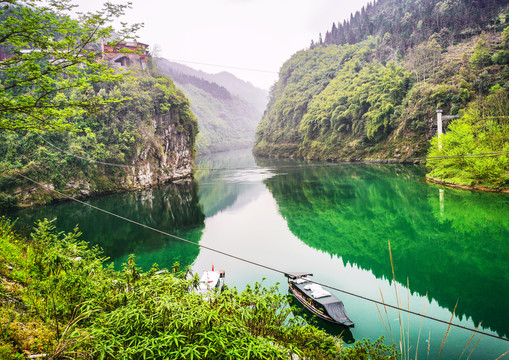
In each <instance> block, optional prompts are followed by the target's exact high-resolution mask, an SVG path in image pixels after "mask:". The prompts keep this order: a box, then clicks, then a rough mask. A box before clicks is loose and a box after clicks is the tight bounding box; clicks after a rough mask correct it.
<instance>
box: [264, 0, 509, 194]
mask: <svg viewBox="0 0 509 360" xmlns="http://www.w3.org/2000/svg"><path fill="white" fill-rule="evenodd" d="M508 26H509V15H508V5H507V2H506V1H496V0H493V1H467V0H445V1H438V0H434V1H419V0H408V1H393V0H385V1H378V2H376V3H375V4H370V5H368V6H367V8H364V9H363V10H361V11H360V12H358V13H357V14H355V15H353V14H352V16H351V18H350V20H349V21H345V22H343V24H341V25H337V24H333V26H332V30H331V31H329V32H327V33H326V34H325V39H320V40H319V41H318V42H316V43H314V42H313V43H312V44H311V46H310V48H309V49H307V50H302V51H299V52H297V53H296V54H295V55H294V56H292V58H291V59H289V60H288V61H287V62H286V63H285V64H284V65H283V67H282V68H281V71H280V76H279V80H278V81H277V83H276V84H275V86H274V87H273V89H272V92H271V94H270V100H269V105H268V108H267V111H266V113H265V115H264V118H263V120H262V122H261V123H260V125H259V127H258V130H257V139H256V145H255V152H256V153H257V154H259V155H266V156H281V157H300V158H312V159H323V160H361V159H386V158H401V159H404V158H408V157H412V156H423V155H425V154H426V152H427V151H428V148H429V146H430V144H429V141H428V140H429V139H430V138H431V136H432V135H433V131H432V124H433V122H434V121H435V118H436V110H437V109H442V110H443V112H444V114H463V113H465V112H466V111H467V109H469V108H470V109H472V108H475V109H479V108H482V109H484V110H483V113H482V114H481V117H482V118H483V119H487V118H489V117H494V116H497V117H498V119H500V120H499V125H500V126H501V127H502V128H503V131H502V130H500V131H502V132H504V134H505V132H507V134H506V135H507V136H509V129H508V128H509V126H508V125H507V119H508V118H507V116H508V115H509V114H508V113H507V112H509V110H508V108H509V106H507V105H504V104H508V91H509V30H508ZM504 29H505V30H504ZM497 104H498V105H497ZM476 119H477V118H476ZM504 119H505V120H504ZM483 121H484V120H482V121H481V122H482V123H483V124H484V122H483ZM480 127H482V126H480ZM453 128H454V127H453ZM506 135H502V137H501V139H505V137H504V136H506ZM507 140H509V138H507ZM507 142H508V141H505V143H507ZM500 144H504V141H500V142H499V145H496V146H495V148H494V149H493V150H491V151H496V150H502V149H498V147H500V146H501V145H500ZM502 146H503V145H502ZM469 150H473V149H471V148H470V149H469ZM485 150H486V149H485ZM501 161H502V162H503V161H505V160H503V159H502V160H501ZM502 173H503V171H502ZM506 178H507V176H506V177H505V178H504V179H502V182H509V178H507V179H506ZM498 185H500V182H499V184H498Z"/></svg>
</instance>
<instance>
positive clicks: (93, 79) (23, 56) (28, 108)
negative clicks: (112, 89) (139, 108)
mask: <svg viewBox="0 0 509 360" xmlns="http://www.w3.org/2000/svg"><path fill="white" fill-rule="evenodd" d="M74 7H75V6H74V5H72V3H71V1H70V0H50V1H47V2H43V1H40V0H22V1H16V2H12V4H10V5H9V6H7V5H6V6H3V5H2V8H1V9H0V19H1V21H2V26H1V27H0V47H1V50H2V52H3V53H4V56H5V55H6V59H4V60H2V61H0V81H1V91H0V114H1V119H0V130H2V129H4V130H5V129H7V130H35V131H64V130H69V129H74V128H75V124H73V123H72V118H74V117H76V116H78V115H83V114H86V113H89V112H91V111H93V110H94V109H96V108H97V107H99V106H103V105H105V104H108V103H111V102H117V101H119V99H116V98H103V97H100V96H95V95H92V94H90V93H88V91H87V90H88V89H89V88H90V87H91V86H93V85H94V84H97V83H101V82H105V81H117V80H119V79H121V78H122V77H123V75H122V74H119V73H115V71H114V70H113V69H112V68H109V67H108V66H107V64H106V63H104V62H102V61H98V58H99V57H100V55H101V53H100V51H101V46H100V41H101V39H104V38H110V37H111V36H112V35H113V31H114V30H113V28H112V27H111V26H110V25H109V23H110V22H112V21H113V19H115V18H117V17H120V16H122V15H123V14H124V10H125V8H126V7H127V5H112V4H108V6H105V7H104V9H103V10H100V11H98V12H96V13H87V14H82V15H80V17H79V18H78V19H72V18H71V17H70V15H69V14H70V13H71V11H72V9H73V8H74ZM139 27H140V25H137V24H135V25H133V26H132V27H127V26H125V25H124V27H123V28H122V29H121V30H120V31H117V32H116V34H117V35H118V39H123V38H125V37H129V36H132V34H133V33H134V32H135V31H136V30H137V29H138V28H139ZM117 42H118V40H117ZM113 45H114V44H113ZM76 93H78V94H81V95H82V96H81V97H79V98H76V97H75V96H74V94H76Z"/></svg>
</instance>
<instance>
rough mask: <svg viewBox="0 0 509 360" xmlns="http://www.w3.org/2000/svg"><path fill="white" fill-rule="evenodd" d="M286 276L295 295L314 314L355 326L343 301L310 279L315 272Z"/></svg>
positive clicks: (324, 318) (348, 325) (332, 321)
mask: <svg viewBox="0 0 509 360" xmlns="http://www.w3.org/2000/svg"><path fill="white" fill-rule="evenodd" d="M285 276H286V277H287V278H288V286H289V287H290V291H291V292H292V294H293V296H294V297H295V298H296V299H297V300H298V301H299V302H300V303H301V304H302V305H304V306H305V307H306V308H307V309H308V310H309V311H311V312H312V313H313V314H315V315H316V316H318V317H319V318H321V319H323V320H326V321H329V322H331V323H334V324H341V325H344V326H347V327H354V323H353V322H352V321H351V320H350V319H349V318H348V315H346V311H345V306H344V305H343V302H342V301H341V300H339V299H338V298H337V297H335V296H334V295H333V294H331V293H330V292H329V291H327V290H325V289H324V288H322V287H321V286H320V285H318V284H315V283H312V282H311V281H310V280H309V276H313V274H309V273H291V274H290V273H288V274H285Z"/></svg>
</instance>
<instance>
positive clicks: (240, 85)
mask: <svg viewBox="0 0 509 360" xmlns="http://www.w3.org/2000/svg"><path fill="white" fill-rule="evenodd" d="M156 64H157V69H158V71H159V72H161V73H163V74H165V75H167V76H169V77H171V78H172V79H173V80H174V81H175V83H176V84H177V85H178V86H179V87H180V88H181V89H182V90H183V91H184V93H185V94H186V96H187V97H189V99H190V101H191V109H192V110H193V112H194V113H195V114H196V116H197V118H198V126H199V129H200V133H199V134H198V139H197V144H196V149H197V152H198V153H213V152H218V151H225V150H229V149H239V148H246V147H251V146H253V143H254V134H255V131H256V126H257V125H258V123H259V121H260V119H261V118H262V115H263V111H264V110H265V106H266V104H267V92H266V91H264V90H261V89H258V88H256V87H254V86H253V85H251V84H250V83H247V82H244V81H242V80H239V79H237V78H236V77H235V76H233V75H232V74H229V73H226V72H221V73H218V74H207V73H205V72H203V71H198V70H194V69H191V68H189V67H187V66H185V65H182V64H178V63H174V62H171V61H168V60H166V59H161V58H158V59H156Z"/></svg>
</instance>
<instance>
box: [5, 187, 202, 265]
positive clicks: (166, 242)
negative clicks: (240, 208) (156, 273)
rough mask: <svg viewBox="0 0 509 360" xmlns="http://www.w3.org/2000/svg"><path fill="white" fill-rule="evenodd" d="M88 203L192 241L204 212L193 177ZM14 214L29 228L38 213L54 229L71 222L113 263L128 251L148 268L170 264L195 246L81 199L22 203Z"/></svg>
mask: <svg viewBox="0 0 509 360" xmlns="http://www.w3.org/2000/svg"><path fill="white" fill-rule="evenodd" d="M87 201H88V202H89V203H90V204H93V205H94V206H97V207H99V208H102V209H105V210H108V211H111V212H113V213H116V214H118V215H121V216H124V217H126V218H129V219H132V220H135V221H137V222H140V223H142V224H145V225H148V226H151V227H154V228H157V229H159V230H162V231H165V232H168V233H170V234H174V235H178V236H181V237H184V238H186V239H188V240H191V241H193V242H196V243H198V242H199V240H200V239H201V235H202V232H203V227H204V219H205V217H204V215H203V212H202V210H201V208H200V206H199V204H198V197H197V187H196V184H195V183H192V182H183V183H179V184H168V185H164V186H161V187H158V188H154V189H148V190H143V191H137V192H127V193H123V194H115V195H111V196H101V197H96V198H92V199H89V200H87ZM10 215H11V216H17V217H19V218H20V219H19V220H18V226H20V227H25V228H29V227H31V225H32V224H33V223H34V222H35V221H36V220H37V219H41V218H48V219H52V218H56V225H57V228H58V230H62V231H71V230H72V229H73V228H74V227H75V226H76V225H79V230H80V231H81V232H82V233H83V235H82V236H81V238H82V239H83V240H86V241H88V242H89V243H90V244H92V245H94V244H97V245H99V246H100V247H102V248H103V249H104V253H105V255H106V256H109V257H110V258H111V259H112V260H113V261H115V263H116V266H119V265H120V263H121V262H122V261H125V260H126V259H127V256H128V255H129V254H131V253H136V254H137V255H136V261H137V263H138V264H139V265H140V266H141V267H142V268H144V269H148V268H150V267H151V266H152V264H153V263H154V262H157V263H158V264H159V266H161V267H170V266H171V265H172V264H173V262H174V261H179V262H180V263H181V264H182V265H184V266H186V265H190V264H191V263H192V262H193V261H194V260H195V259H196V257H197V256H198V253H199V248H198V247H196V246H193V245H189V244H185V243H182V242H180V241H176V240H171V238H169V237H167V236H164V235H161V234H158V233H155V232H153V231H150V230H148V229H144V228H141V227H139V226H138V225H135V224H132V223H129V222H126V221H124V220H121V219H118V218H115V217H112V216H110V215H107V214H105V213H102V212H99V211H97V210H94V209H92V208H89V207H86V206H84V205H81V204H78V203H74V202H65V203H59V204H55V205H49V206H42V207H37V208H33V209H25V210H22V211H19V212H17V213H15V214H10Z"/></svg>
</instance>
